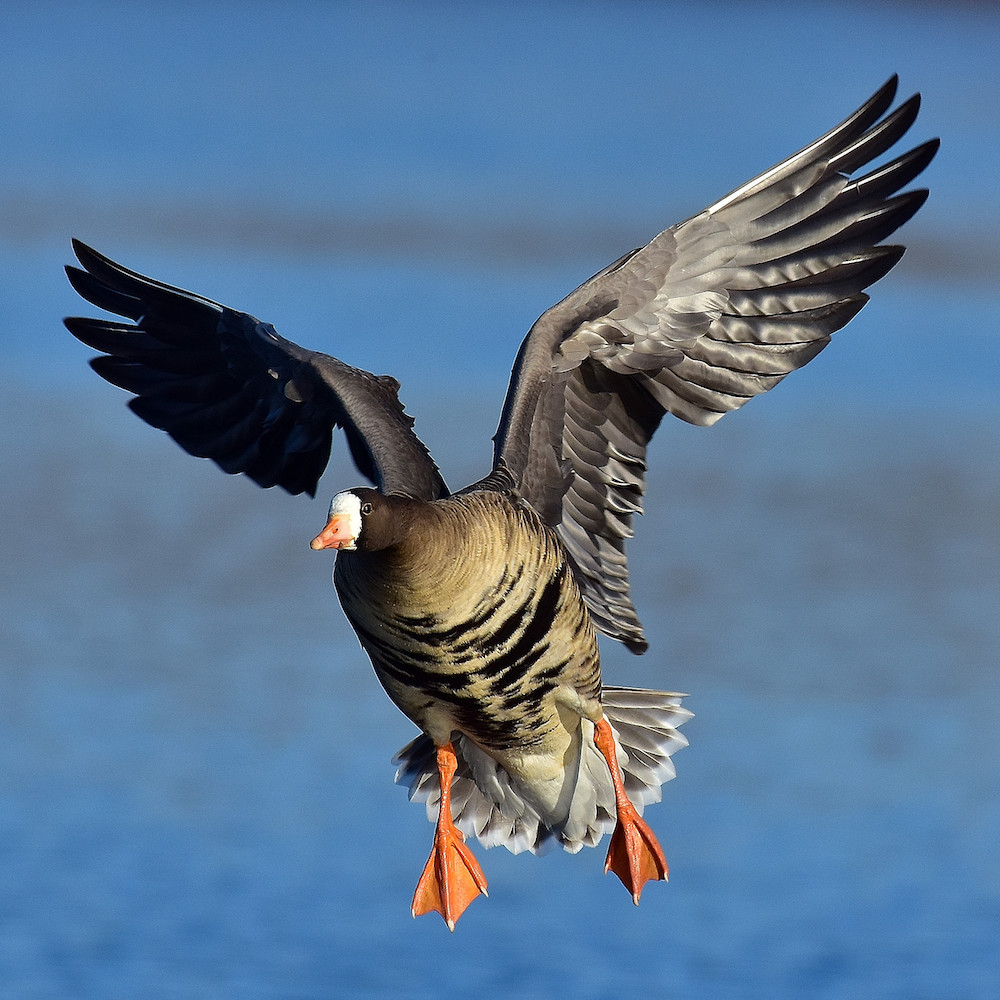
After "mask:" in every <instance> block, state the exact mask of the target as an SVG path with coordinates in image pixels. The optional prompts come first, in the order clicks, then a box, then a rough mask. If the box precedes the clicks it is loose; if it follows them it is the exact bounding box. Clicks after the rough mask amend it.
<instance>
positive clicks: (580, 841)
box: [393, 687, 692, 854]
mask: <svg viewBox="0 0 1000 1000" xmlns="http://www.w3.org/2000/svg"><path fill="white" fill-rule="evenodd" d="M683 697H685V696H684V695H681V694H675V693H673V692H667V691H647V690H643V689H640V688H623V687H606V688H604V691H603V694H602V701H603V705H604V715H605V717H606V718H607V720H608V722H609V723H610V724H611V728H612V730H613V731H614V734H615V741H616V745H617V750H618V761H619V763H620V765H621V767H622V771H623V772H624V775H625V790H626V792H628V796H629V798H630V799H631V800H632V804H633V805H634V806H635V807H636V809H637V810H638V811H639V813H640V814H641V813H642V811H643V807H644V806H645V805H647V804H648V803H650V802H659V801H660V798H661V797H662V792H661V789H660V786H661V785H662V784H663V783H664V782H666V781H669V780H670V779H671V778H672V777H674V775H675V774H676V773H677V772H676V771H675V770H674V763H673V761H672V760H671V759H670V758H671V755H672V754H674V753H675V752H676V751H677V750H680V749H681V747H686V746H687V745H688V741H687V740H686V739H685V738H684V737H683V736H682V735H681V734H680V733H679V732H678V731H677V730H678V727H680V726H681V725H683V724H684V723H685V722H687V720H688V719H690V718H691V717H692V713H691V712H689V711H688V710H687V709H686V708H682V707H681V699H682V698H683ZM593 732H594V727H593V724H592V723H591V722H589V721H588V720H587V719H582V720H581V734H582V737H583V738H582V739H581V740H580V741H579V743H578V746H579V754H578V757H577V760H576V761H575V762H573V764H572V765H571V766H568V767H567V772H570V771H572V772H573V778H572V779H571V780H572V781H573V782H574V785H573V787H572V788H571V789H569V794H568V795H567V796H566V801H565V808H564V809H563V810H562V813H561V815H559V816H558V817H547V818H546V817H543V816H542V815H541V814H540V812H539V809H538V808H536V806H535V805H534V804H533V803H532V801H531V794H530V789H525V788H522V787H520V786H519V785H518V783H517V782H516V781H515V779H514V778H512V777H511V775H509V774H508V773H507V771H506V770H504V768H503V767H501V766H500V764H498V763H497V762H496V761H495V760H494V759H493V758H492V757H490V756H489V755H488V754H487V753H486V752H485V751H484V750H482V749H481V748H480V747H478V746H477V745H476V744H475V743H473V742H472V740H470V739H468V738H467V737H466V736H463V735H458V736H456V737H455V739H454V740H453V745H454V747H455V752H456V754H457V756H458V772H457V773H456V775H455V780H454V783H453V784H452V792H451V798H452V817H453V819H454V821H455V823H456V824H457V826H458V828H459V829H460V830H461V831H462V832H463V833H464V834H465V835H466V836H474V837H476V838H478V840H479V842H480V843H481V844H482V845H483V846H484V847H495V846H497V845H498V844H502V845H503V846H504V847H506V848H507V849H508V850H509V851H511V852H512V853H514V854H520V853H521V851H531V852H532V853H533V854H541V853H544V852H545V851H546V850H549V849H551V848H552V847H554V846H555V845H556V844H560V845H561V846H562V847H563V848H564V849H565V850H567V851H569V852H570V853H572V854H575V853H576V852H577V851H579V850H580V849H581V848H582V847H593V846H595V845H596V844H597V843H598V842H599V841H600V839H601V837H603V836H604V834H605V833H610V832H611V831H612V829H613V828H614V824H615V799H614V791H613V788H612V785H611V778H610V775H609V774H608V769H607V765H606V764H605V762H604V758H603V757H602V756H601V754H600V752H599V751H598V750H597V748H596V747H595V746H594V740H593ZM393 762H394V763H397V764H399V765H400V766H399V770H398V771H397V772H396V783H397V784H400V785H406V786H407V787H408V788H409V797H410V799H411V800H412V801H414V802H424V803H426V805H427V817H428V819H430V821H431V822H432V823H433V822H434V821H435V820H436V819H437V813H438V804H439V802H440V797H441V786H440V783H439V781H438V773H437V765H436V761H435V748H434V744H433V743H432V742H431V740H430V739H428V737H427V736H424V735H421V736H418V737H417V738H416V739H415V740H413V741H412V742H411V743H408V744H407V745H406V746H405V747H403V749H402V750H400V751H399V753H398V754H396V756H395V757H394V758H393ZM574 765H575V766H574Z"/></svg>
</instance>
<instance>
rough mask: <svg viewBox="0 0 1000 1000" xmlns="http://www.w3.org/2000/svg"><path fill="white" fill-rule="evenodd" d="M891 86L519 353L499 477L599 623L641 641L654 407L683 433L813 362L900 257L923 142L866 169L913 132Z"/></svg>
mask: <svg viewBox="0 0 1000 1000" xmlns="http://www.w3.org/2000/svg"><path fill="white" fill-rule="evenodd" d="M895 92H896V78H895V77H893V78H892V79H890V80H889V81H888V82H887V83H886V84H885V85H884V86H883V87H882V88H881V89H880V90H879V91H878V93H876V94H875V95H874V96H873V97H872V98H871V99H870V100H869V101H867V102H866V103H865V104H864V105H863V106H862V107H861V108H859V109H858V110H857V111H856V112H855V113H854V114H853V115H851V116H850V117H849V118H847V119H846V120H845V121H844V122H843V123H841V124H840V125H838V126H837V127H836V128H834V129H833V130H832V131H831V132H828V133H827V134H826V135H824V136H822V137H821V138H819V139H817V140H816V141H815V142H813V143H811V144H810V145H809V146H806V147H805V148H804V149H802V150H801V151H800V152H798V153H796V154H795V155H794V156H790V157H789V158H788V159H787V160H784V161H782V162H781V163H779V164H778V165H777V166H775V167H772V168H771V169H770V170H768V171H765V172H764V173H763V174H761V175H760V176H759V177H756V178H754V179H753V180H751V181H749V182H747V183H746V184H744V185H742V186H741V187H739V188H737V189H736V190H735V191H733V192H732V193H731V194H729V195H727V196H726V197H725V198H722V199H721V200H720V201H717V202H716V203H715V204H714V205H712V206H711V207H709V208H707V209H706V210H705V211H703V212H701V213H700V214H698V215H696V216H693V217H692V218H690V219H688V220H687V221H686V222H682V223H680V224H679V225H676V226H672V227H671V228H670V229H668V230H666V231H665V232H662V233H660V235H659V236H657V237H656V238H655V239H654V240H653V241H652V242H651V243H649V244H648V245H647V246H645V247H643V248H642V249H639V250H635V251H633V252H632V253H630V254H627V255H626V256H625V257H623V258H622V259H621V260H619V261H617V262H616V263H614V264H612V265H611V266H610V267H608V268H606V269H605V270H604V271H602V272H600V273H599V274H597V275H595V276H594V277H593V278H591V279H590V280H589V281H588V282H586V283H585V284H583V285H581V286H580V288H578V289H577V290H576V291H575V292H573V293H572V294H571V295H569V296H568V297H567V298H566V299H564V300H563V301H562V302H560V303H559V304H558V305H556V306H554V307H553V308H551V309H549V310H548V311H547V312H546V313H545V314H544V315H542V317H541V318H540V319H539V320H538V321H537V322H536V323H535V325H534V326H533V327H532V328H531V330H530V332H529V333H528V336H527V337H526V338H525V340H524V342H523V344H522V345H521V350H520V353H519V355H518V358H517V361H516V363H515V366H514V370H513V373H512V376H511V384H510V388H509V390H508V393H507V399H506V401H505V403H504V409H503V413H502V416H501V418H500V426H499V429H498V431H497V436H496V438H495V442H496V450H495V469H496V472H497V474H500V475H509V476H510V477H512V478H513V480H514V482H515V483H516V484H517V485H518V486H519V488H520V490H521V493H522V495H523V496H524V498H525V499H526V500H527V501H528V502H529V503H530V504H532V506H533V507H535V508H536V509H537V510H538V511H539V513H540V514H541V515H542V516H543V518H544V519H545V520H546V521H547V523H549V524H551V525H553V526H554V527H555V529H556V530H557V531H558V533H559V534H560V536H561V537H562V539H563V541H564V542H565V544H566V547H567V549H568V550H569V553H570V555H571V557H572V559H573V562H574V564H575V567H576V570H577V576H578V578H579V580H580V583H581V586H582V589H583V594H584V598H585V599H586V601H587V604H588V606H589V608H590V611H591V613H592V616H593V618H594V621H595V624H596V625H597V627H598V628H600V629H601V630H602V631H604V632H605V633H607V634H608V635H610V636H613V637H614V638H617V639H621V640H623V641H624V642H625V643H626V645H627V646H629V648H631V649H632V650H633V651H635V652H643V651H644V650H645V648H646V642H645V639H644V637H643V633H642V626H641V625H640V623H639V620H638V618H637V616H636V613H635V609H634V607H633V605H632V601H631V597H630V593H629V579H628V567H627V563H626V559H625V539H626V538H628V537H629V536H631V534H632V517H633V515H634V514H636V513H640V512H641V510H642V496H643V492H644V485H645V469H646V465H645V458H646V446H647V444H648V442H649V440H650V438H651V437H652V435H653V432H654V431H655V430H656V428H657V426H658V424H659V422H660V420H661V418H662V417H663V415H664V413H673V414H675V415H676V416H678V417H681V418H682V419H683V420H687V421H689V422H691V423H694V424H703V425H707V424H712V423H714V422H715V421H716V420H718V419H719V418H720V417H721V416H723V414H725V413H727V412H729V411H730V410H733V409H736V408H737V407H740V406H742V405H743V404H744V403H746V402H747V400H749V399H751V398H752V397H753V396H756V395H758V394H759V393H762V392H766V391H767V390H768V389H770V388H772V387H773V386H775V385H777V383H778V382H780V381H781V379H782V378H784V376H785V375H787V374H788V373H789V372H791V371H794V370H795V369H796V368H800V367H801V366H802V365H804V364H806V362H808V361H809V360H811V359H812V358H814V357H815V356H816V355H817V354H818V353H819V352H820V351H821V350H822V349H823V348H824V347H825V346H826V345H827V343H829V340H830V335H831V334H832V333H833V332H834V331H836V330H839V329H840V328H841V327H842V326H844V325H845V324H846V323H847V322H848V321H849V320H850V319H851V318H852V317H853V316H854V315H855V314H856V313H857V312H858V311H859V310H860V309H861V307H862V306H863V305H864V304H865V302H867V300H868V296H867V295H865V293H864V291H863V290H864V289H865V288H866V287H867V286H868V285H870V284H872V283H873V282H875V281H877V280H878V279H879V278H881V277H882V276H883V275H885V274H886V273H887V272H888V271H889V270H890V269H891V268H892V267H893V265H894V264H896V262H897V261H898V260H899V258H900V257H901V256H902V254H903V248H902V247H900V246H880V245H879V243H880V241H881V240H883V239H885V238H886V237H888V236H889V235H890V234H891V233H892V232H894V231H895V230H896V229H897V228H898V227H899V226H901V225H902V224H903V223H904V222H906V220H907V219H909V218H910V216H912V215H913V213H914V212H916V210H917V209H918V208H919V207H920V206H921V205H922V204H923V202H924V199H925V198H926V196H927V192H926V191H924V190H918V191H910V192H907V193H904V194H897V192H898V191H899V190H900V189H901V188H902V187H903V186H904V185H906V184H908V183H909V182H910V181H911V180H913V178H914V177H916V175H917V174H919V173H920V171H921V170H923V169H924V167H925V166H927V164H928V163H929V162H930V161H931V159H932V158H933V156H934V154H935V152H936V151H937V147H938V142H937V140H933V141H931V142H927V143H924V144H923V145H921V146H918V147H917V148H916V149H913V150H911V151H910V152H907V153H904V154H903V155H902V156H900V157H898V158H897V159H894V160H892V161H891V162H889V163H887V164H885V165H884V166H881V167H877V168H875V169H873V170H871V171H870V172H869V173H866V174H864V175H863V176H860V177H857V178H856V179H851V178H850V174H852V173H853V172H855V171H857V170H858V169H859V168H861V167H864V166H865V165H866V164H868V163H870V162H871V161H872V160H873V159H874V158H876V157H878V156H881V154H882V153H884V152H885V151H886V150H887V149H888V148H889V147H890V146H892V145H893V144H894V143H895V142H897V141H898V140H899V139H900V138H901V137H902V136H903V135H904V134H905V132H906V131H907V130H908V129H909V127H910V125H912V123H913V121H914V119H915V118H916V115H917V110H918V108H919V95H917V96H914V97H912V98H910V99H909V100H908V101H906V102H905V103H904V104H902V105H900V106H899V107H898V108H897V109H896V110H895V111H894V112H892V113H891V114H889V115H887V116H885V117H883V115H886V112H887V111H888V109H889V106H890V105H891V104H892V101H893V98H894V96H895Z"/></svg>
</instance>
